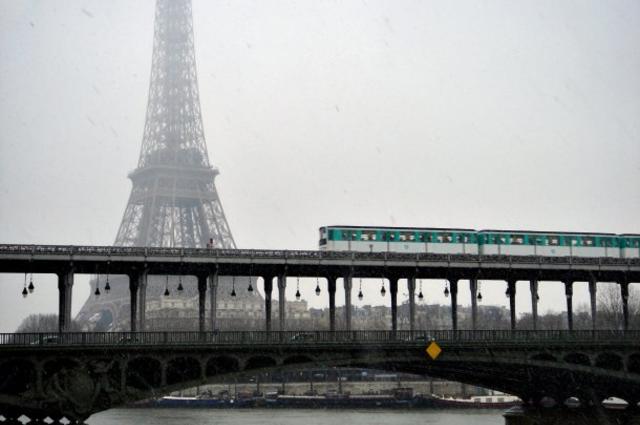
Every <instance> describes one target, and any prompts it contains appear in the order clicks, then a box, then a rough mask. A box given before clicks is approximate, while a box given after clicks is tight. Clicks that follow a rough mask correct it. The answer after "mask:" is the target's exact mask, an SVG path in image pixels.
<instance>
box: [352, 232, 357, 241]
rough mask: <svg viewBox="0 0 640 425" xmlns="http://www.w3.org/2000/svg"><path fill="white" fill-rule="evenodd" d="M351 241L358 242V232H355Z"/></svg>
mask: <svg viewBox="0 0 640 425" xmlns="http://www.w3.org/2000/svg"><path fill="white" fill-rule="evenodd" d="M351 240H352V241H355V240H358V234H357V233H356V232H353V233H352V234H351Z"/></svg>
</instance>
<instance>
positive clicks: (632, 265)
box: [0, 244, 640, 332]
mask: <svg viewBox="0 0 640 425" xmlns="http://www.w3.org/2000/svg"><path fill="white" fill-rule="evenodd" d="M0 273H36V274H37V273H53V274H56V275H57V276H58V289H59V299H58V306H59V309H58V310H59V316H58V317H59V330H60V331H61V332H63V331H67V330H68V328H69V325H70V323H71V297H72V291H73V282H74V275H75V274H78V273H85V274H112V275H114V274H122V275H126V276H128V277H129V289H130V301H131V302H130V306H131V313H130V314H131V331H137V330H145V317H146V314H145V311H146V300H145V294H146V287H147V278H148V276H149V275H154V274H156V275H193V276H196V277H197V281H198V294H199V330H200V331H205V330H207V323H206V317H205V311H206V303H207V292H208V295H209V296H208V299H209V303H210V312H211V313H210V324H209V329H210V330H215V329H217V327H216V323H215V320H216V307H217V301H216V299H217V296H216V294H217V290H218V279H219V276H247V277H249V278H252V277H256V278H257V277H261V278H262V280H263V284H264V293H265V308H264V311H265V331H267V332H268V331H271V330H272V314H271V306H272V292H273V281H274V278H277V289H278V292H279V303H280V308H279V317H278V324H279V327H278V329H279V330H281V331H282V330H286V316H285V315H286V308H284V303H285V289H286V284H287V276H297V277H321V278H323V279H326V282H327V294H328V297H329V318H330V330H331V331H336V330H337V329H336V320H335V315H336V308H335V294H336V283H337V280H338V279H339V278H341V279H342V281H343V286H344V294H345V307H346V308H345V309H344V314H345V317H344V323H345V325H344V326H345V328H344V330H347V331H348V330H351V295H352V294H351V292H352V286H353V285H352V282H353V279H354V278H357V277H362V278H383V279H387V280H388V281H389V286H388V288H389V295H390V297H389V299H390V303H391V330H392V331H395V330H397V329H398V326H397V324H398V322H397V294H398V282H399V280H402V279H405V280H406V283H407V289H408V293H409V327H410V330H414V329H415V289H416V280H417V279H446V280H448V281H449V288H450V295H451V297H450V298H451V321H452V328H453V330H457V328H458V325H457V324H458V319H457V304H458V303H457V299H458V281H460V280H462V279H468V280H469V281H470V285H469V286H470V290H471V308H472V310H471V311H472V323H473V325H472V328H473V329H477V297H476V295H477V282H478V280H479V279H483V280H502V281H505V282H506V283H507V292H506V293H507V295H509V298H510V301H509V308H510V315H511V328H512V329H514V330H515V329H516V306H515V294H516V282H517V281H521V280H525V281H529V282H530V288H531V304H532V313H533V327H534V330H535V329H536V328H537V319H538V314H537V311H538V308H537V305H538V297H537V292H538V282H539V281H543V280H548V281H558V282H561V283H562V284H563V285H564V287H565V294H566V301H567V323H568V329H569V330H572V329H573V284H574V282H589V292H590V299H591V317H592V323H593V329H594V330H595V324H596V314H597V306H596V292H597V284H598V283H599V282H615V283H617V284H618V285H619V287H620V297H621V300H622V307H623V319H624V320H623V323H624V326H623V327H624V329H628V323H629V312H628V297H629V284H630V283H632V282H640V259H639V258H608V257H603V258H585V257H545V256H514V255H511V256H509V255H471V254H459V255H449V254H427V253H420V254H403V253H393V252H381V253H367V252H352V251H346V252H344V251H342V252H335V251H287V250H241V249H199V248H137V247H116V246H59V245H20V244H4V245H0Z"/></svg>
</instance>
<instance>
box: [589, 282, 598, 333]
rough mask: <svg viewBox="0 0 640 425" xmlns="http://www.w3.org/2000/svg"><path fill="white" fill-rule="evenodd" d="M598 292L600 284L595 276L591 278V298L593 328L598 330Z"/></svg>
mask: <svg viewBox="0 0 640 425" xmlns="http://www.w3.org/2000/svg"><path fill="white" fill-rule="evenodd" d="M597 294H598V286H597V282H596V280H595V278H593V277H591V278H590V279H589V300H590V302H591V329H592V330H594V331H595V330H596V325H597V323H598V305H597V302H596V295H597Z"/></svg>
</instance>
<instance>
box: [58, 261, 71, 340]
mask: <svg viewBox="0 0 640 425" xmlns="http://www.w3.org/2000/svg"><path fill="white" fill-rule="evenodd" d="M72 293H73V268H70V269H68V270H66V271H64V272H62V273H58V331H59V332H66V331H68V330H70V327H71V296H72Z"/></svg>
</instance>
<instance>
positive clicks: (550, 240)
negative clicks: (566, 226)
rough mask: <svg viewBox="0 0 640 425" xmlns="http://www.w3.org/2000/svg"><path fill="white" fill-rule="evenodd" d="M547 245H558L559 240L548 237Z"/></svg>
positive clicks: (555, 237) (554, 237)
mask: <svg viewBox="0 0 640 425" xmlns="http://www.w3.org/2000/svg"><path fill="white" fill-rule="evenodd" d="M548 240H549V245H560V238H558V237H557V236H549V238H548Z"/></svg>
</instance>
